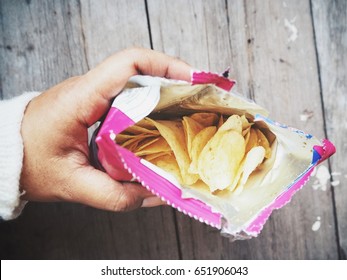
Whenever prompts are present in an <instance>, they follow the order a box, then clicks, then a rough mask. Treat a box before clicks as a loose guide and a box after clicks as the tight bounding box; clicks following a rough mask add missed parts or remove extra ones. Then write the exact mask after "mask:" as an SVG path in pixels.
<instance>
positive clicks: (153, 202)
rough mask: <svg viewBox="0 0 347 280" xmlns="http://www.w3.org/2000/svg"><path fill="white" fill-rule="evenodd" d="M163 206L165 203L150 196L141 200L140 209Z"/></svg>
mask: <svg viewBox="0 0 347 280" xmlns="http://www.w3.org/2000/svg"><path fill="white" fill-rule="evenodd" d="M163 204H165V202H164V201H162V200H161V199H160V198H159V197H157V196H151V197H147V198H145V199H144V200H143V202H142V205H141V207H154V206H159V205H163Z"/></svg>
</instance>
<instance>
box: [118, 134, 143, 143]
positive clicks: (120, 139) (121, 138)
mask: <svg viewBox="0 0 347 280" xmlns="http://www.w3.org/2000/svg"><path fill="white" fill-rule="evenodd" d="M137 137H138V136H137V135H129V134H117V135H116V143H117V144H119V145H122V144H123V143H124V142H126V141H128V140H130V139H134V138H135V139H136V138H137Z"/></svg>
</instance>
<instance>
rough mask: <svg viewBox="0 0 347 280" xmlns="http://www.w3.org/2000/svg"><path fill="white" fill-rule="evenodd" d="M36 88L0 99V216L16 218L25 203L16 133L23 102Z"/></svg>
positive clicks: (25, 104) (21, 161)
mask: <svg viewBox="0 0 347 280" xmlns="http://www.w3.org/2000/svg"><path fill="white" fill-rule="evenodd" d="M39 94H40V93H39V92H26V93H24V94H22V95H20V96H18V97H15V98H13V99H9V100H3V101H0V219H3V220H10V219H14V218H16V217H17V216H18V215H19V214H20V213H21V211H22V209H23V207H24V206H25V203H26V201H24V200H21V199H20V195H21V193H20V190H19V179H20V173H21V169H22V164H23V140H22V136H21V133H20V129H21V124H22V119H23V115H24V111H25V108H26V106H27V104H28V103H29V102H30V100H31V99H33V98H34V97H35V96H37V95H39Z"/></svg>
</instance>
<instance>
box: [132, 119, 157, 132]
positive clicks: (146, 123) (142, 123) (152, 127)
mask: <svg viewBox="0 0 347 280" xmlns="http://www.w3.org/2000/svg"><path fill="white" fill-rule="evenodd" d="M136 125H137V126H140V127H143V128H147V129H149V130H156V129H157V128H156V127H155V125H154V124H153V123H152V122H151V121H150V120H149V119H148V118H144V119H142V120H140V121H139V122H137V123H136Z"/></svg>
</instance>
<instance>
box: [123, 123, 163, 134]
mask: <svg viewBox="0 0 347 280" xmlns="http://www.w3.org/2000/svg"><path fill="white" fill-rule="evenodd" d="M124 133H126V134H134V135H138V134H151V135H159V131H158V130H157V129H155V130H152V129H148V128H145V127H141V126H139V125H137V124H135V125H133V126H130V127H128V128H127V129H126V130H125V131H124Z"/></svg>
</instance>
